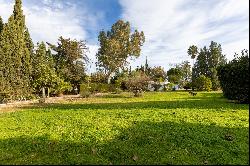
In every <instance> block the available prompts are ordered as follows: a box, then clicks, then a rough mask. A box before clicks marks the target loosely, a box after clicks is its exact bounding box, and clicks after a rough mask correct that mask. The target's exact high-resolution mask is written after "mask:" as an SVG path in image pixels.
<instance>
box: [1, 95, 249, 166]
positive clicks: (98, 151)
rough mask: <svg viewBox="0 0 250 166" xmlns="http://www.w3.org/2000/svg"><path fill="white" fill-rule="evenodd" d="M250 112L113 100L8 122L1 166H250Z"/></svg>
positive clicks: (169, 99)
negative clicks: (65, 165)
mask: <svg viewBox="0 0 250 166" xmlns="http://www.w3.org/2000/svg"><path fill="white" fill-rule="evenodd" d="M248 109H249V105H242V104H234V103H230V102H228V101H227V100H226V99H224V98H223V97H222V94H221V93H215V92H210V93H201V92H200V93H198V95H197V96H195V97H193V96H190V95H189V94H188V93H187V92H165V93H146V94H144V97H141V98H133V97H130V95H129V94H122V95H106V96H103V97H95V98H89V99H82V100H81V101H74V102H70V101H65V102H63V103H60V104H48V105H44V106H37V107H32V108H22V110H19V111H16V112H12V113H1V114H0V164H197V165H202V164H209V165H210V164H240V165H243V164H244V165H245V164H249V159H248V158H249V150H248V148H249V131H248V129H249V111H248Z"/></svg>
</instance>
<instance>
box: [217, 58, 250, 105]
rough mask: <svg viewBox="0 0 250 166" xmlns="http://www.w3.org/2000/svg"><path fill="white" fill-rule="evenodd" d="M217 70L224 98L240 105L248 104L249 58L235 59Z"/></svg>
mask: <svg viewBox="0 0 250 166" xmlns="http://www.w3.org/2000/svg"><path fill="white" fill-rule="evenodd" d="M217 70H218V77H219V81H220V84H221V88H222V90H223V94H224V96H225V97H226V98H228V99H230V100H237V101H239V102H240V103H249V96H248V93H249V56H248V55H244V56H241V57H238V58H235V59H233V60H232V61H231V62H229V63H228V64H226V65H223V66H219V67H218V69H217Z"/></svg>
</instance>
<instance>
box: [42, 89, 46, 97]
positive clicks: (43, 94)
mask: <svg viewBox="0 0 250 166" xmlns="http://www.w3.org/2000/svg"><path fill="white" fill-rule="evenodd" d="M42 97H43V99H45V97H46V95H45V88H44V87H43V88H42Z"/></svg>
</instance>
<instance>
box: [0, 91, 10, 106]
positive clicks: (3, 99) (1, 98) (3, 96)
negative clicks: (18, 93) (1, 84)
mask: <svg viewBox="0 0 250 166" xmlns="http://www.w3.org/2000/svg"><path fill="white" fill-rule="evenodd" d="M9 97H10V96H9V95H8V94H7V93H0V104H3V103H7V101H8V100H9Z"/></svg>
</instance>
